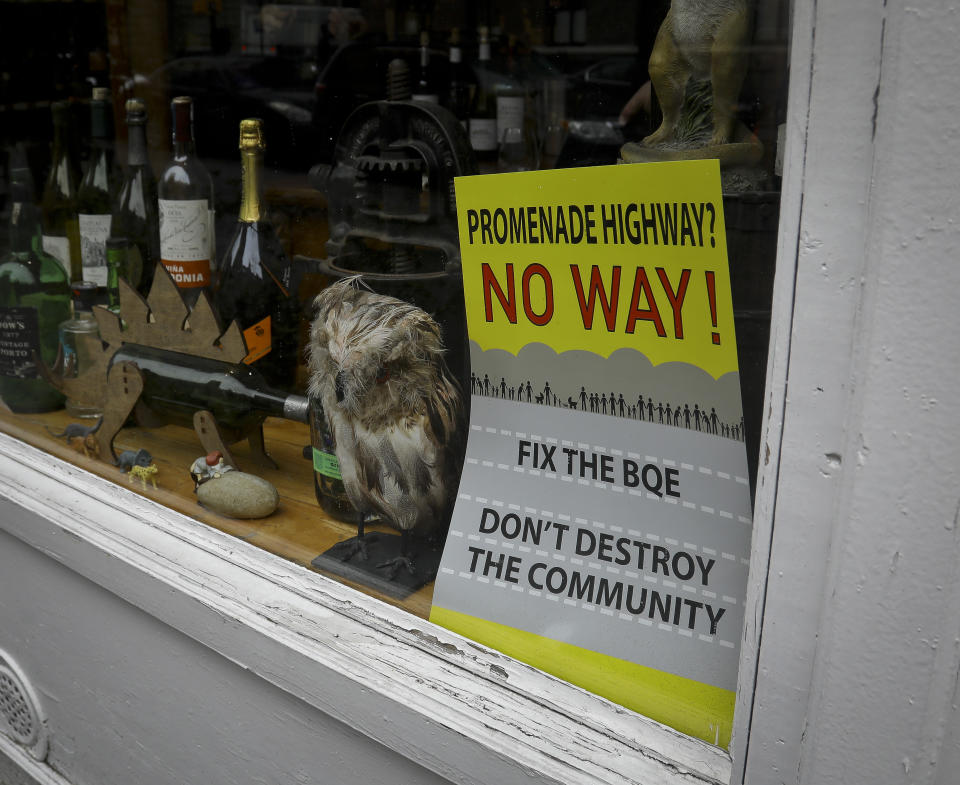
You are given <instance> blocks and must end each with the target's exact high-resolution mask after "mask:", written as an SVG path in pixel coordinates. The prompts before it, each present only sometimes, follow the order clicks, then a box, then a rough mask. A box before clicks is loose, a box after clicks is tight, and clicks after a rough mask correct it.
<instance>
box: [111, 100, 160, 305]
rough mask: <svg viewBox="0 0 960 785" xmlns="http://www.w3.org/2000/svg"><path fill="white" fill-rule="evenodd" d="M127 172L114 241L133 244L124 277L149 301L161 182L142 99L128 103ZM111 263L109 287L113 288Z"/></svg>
mask: <svg viewBox="0 0 960 785" xmlns="http://www.w3.org/2000/svg"><path fill="white" fill-rule="evenodd" d="M126 108H127V132H128V133H127V169H126V171H125V172H124V176H123V182H121V184H120V190H119V193H118V195H117V203H116V205H115V206H114V208H113V221H112V222H111V224H110V236H111V237H114V238H116V237H123V238H126V239H127V240H128V241H129V242H130V249H129V253H128V258H127V263H126V267H125V268H124V271H123V277H124V278H126V279H127V282H128V283H129V284H130V285H131V286H133V287H135V288H136V290H137V291H138V292H140V294H142V295H143V296H144V297H146V296H147V295H148V294H149V293H150V285H151V283H153V271H154V269H155V268H156V266H157V263H158V262H159V261H160V218H159V214H158V212H157V179H156V178H155V177H154V176H153V169H151V168H150V161H149V159H148V158H147V109H146V105H145V104H144V102H143V101H142V100H141V99H139V98H131V99H130V100H129V101H127V106H126ZM109 264H110V263H109V259H108V260H107V267H108V269H107V278H108V281H107V286H108V287H109V285H110V284H109V276H110V271H109Z"/></svg>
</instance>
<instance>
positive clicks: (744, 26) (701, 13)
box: [643, 0, 752, 147]
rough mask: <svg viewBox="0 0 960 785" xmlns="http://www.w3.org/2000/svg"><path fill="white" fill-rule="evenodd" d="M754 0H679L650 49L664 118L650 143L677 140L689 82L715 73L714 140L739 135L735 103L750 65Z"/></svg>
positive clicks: (652, 73) (652, 74)
mask: <svg viewBox="0 0 960 785" xmlns="http://www.w3.org/2000/svg"><path fill="white" fill-rule="evenodd" d="M751 5H752V4H751V2H750V0H673V1H672V2H671V4H670V10H669V11H668V12H667V16H666V18H665V19H664V20H663V24H662V25H661V26H660V30H659V32H658V33H657V39H656V41H655V43H654V45H653V52H652V53H651V54H650V66H649V70H650V81H651V82H652V84H653V89H654V91H655V92H656V95H657V99H658V100H659V102H660V108H661V109H662V111H663V122H662V123H661V124H660V127H659V128H658V129H657V130H656V131H654V132H653V133H652V134H650V136H648V137H646V138H645V139H644V140H643V144H644V145H646V146H648V147H655V146H657V145H662V144H669V143H670V142H671V141H673V140H674V137H675V134H676V130H677V126H678V125H679V123H680V120H681V112H682V110H683V105H684V96H685V94H686V88H687V82H688V81H690V79H691V77H692V78H695V79H709V80H710V82H711V87H712V95H713V108H712V120H713V133H712V136H711V137H710V142H709V145H710V146H715V145H716V146H719V145H725V144H727V143H729V142H730V141H731V140H732V139H733V131H734V123H735V120H736V117H735V108H736V103H737V98H738V97H739V95H740V87H741V85H742V84H743V77H744V75H745V74H746V71H747V42H748V40H749V34H750V9H751Z"/></svg>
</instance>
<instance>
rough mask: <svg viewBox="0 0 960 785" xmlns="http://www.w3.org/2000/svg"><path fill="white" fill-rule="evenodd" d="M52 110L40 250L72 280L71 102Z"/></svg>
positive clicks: (75, 270) (76, 273) (75, 255)
mask: <svg viewBox="0 0 960 785" xmlns="http://www.w3.org/2000/svg"><path fill="white" fill-rule="evenodd" d="M51 111H52V113H53V162H52V163H51V165H50V173H49V174H48V175H47V182H46V184H45V185H44V188H43V200H42V202H41V206H42V208H43V250H44V251H46V252H47V253H48V254H50V255H51V256H53V257H54V258H56V259H57V261H59V262H60V264H61V265H63V268H64V270H66V272H67V275H68V276H70V278H71V280H79V279H80V277H81V268H80V227H79V224H78V223H77V189H78V188H79V187H80V165H79V164H78V163H77V159H76V156H75V155H74V154H73V152H74V151H73V145H72V144H71V134H72V132H73V127H72V123H71V115H70V104H69V103H67V102H66V101H57V102H56V103H54V104H53V106H52V107H51Z"/></svg>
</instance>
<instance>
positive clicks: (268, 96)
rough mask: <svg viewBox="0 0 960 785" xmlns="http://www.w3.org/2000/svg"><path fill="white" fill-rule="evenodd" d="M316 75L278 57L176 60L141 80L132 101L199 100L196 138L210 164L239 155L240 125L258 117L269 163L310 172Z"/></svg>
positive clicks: (131, 86) (131, 89) (130, 90)
mask: <svg viewBox="0 0 960 785" xmlns="http://www.w3.org/2000/svg"><path fill="white" fill-rule="evenodd" d="M312 84H313V76H312V74H308V75H307V76H306V77H305V76H304V75H303V74H302V67H301V64H300V63H299V62H295V61H292V60H286V59H283V58H278V57H258V56H223V57H216V56H210V55H201V56H195V57H183V58H180V59H177V60H173V61H171V62H169V63H166V64H165V65H163V66H161V67H160V68H158V69H157V70H156V71H154V72H153V73H152V74H150V75H149V76H140V75H136V76H134V77H133V78H132V79H131V80H128V82H127V84H126V85H125V88H126V92H127V95H128V96H129V95H134V94H137V95H140V96H142V97H147V96H146V93H148V92H154V93H155V94H156V97H158V98H159V99H160V100H162V101H169V100H170V99H171V98H173V97H174V96H177V95H189V96H190V97H191V98H193V99H194V108H193V112H194V135H195V138H196V143H197V151H198V153H199V154H200V155H201V156H203V157H206V158H225V157H233V156H235V155H236V149H237V145H236V141H237V138H238V133H239V129H240V121H241V120H243V119H244V118H247V117H259V118H261V119H262V120H263V122H264V135H265V137H266V141H267V151H266V155H265V158H266V162H267V164H269V165H277V164H280V165H287V166H293V167H296V168H298V169H306V168H307V167H308V166H309V165H310V164H311V163H313V157H314V156H313V152H314V151H313V139H312V134H311V130H310V125H311V114H310V107H311V104H312V92H311V87H312Z"/></svg>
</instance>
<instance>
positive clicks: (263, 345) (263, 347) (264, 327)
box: [243, 316, 273, 365]
mask: <svg viewBox="0 0 960 785" xmlns="http://www.w3.org/2000/svg"><path fill="white" fill-rule="evenodd" d="M243 340H244V342H245V343H246V345H247V356H246V357H244V358H243V361H244V362H245V363H246V364H247V365H250V363H254V362H256V361H257V360H259V359H260V358H261V357H263V356H264V355H265V354H268V353H269V352H270V349H271V348H272V346H273V344H272V336H271V335H270V317H269V316H267V317H264V318H263V319H261V320H260V321H259V322H257V323H256V324H255V325H253V326H251V327H248V328H247V329H246V330H244V331H243Z"/></svg>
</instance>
